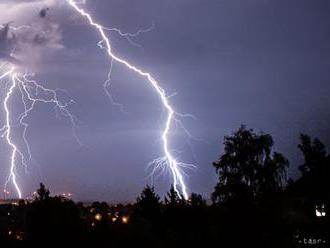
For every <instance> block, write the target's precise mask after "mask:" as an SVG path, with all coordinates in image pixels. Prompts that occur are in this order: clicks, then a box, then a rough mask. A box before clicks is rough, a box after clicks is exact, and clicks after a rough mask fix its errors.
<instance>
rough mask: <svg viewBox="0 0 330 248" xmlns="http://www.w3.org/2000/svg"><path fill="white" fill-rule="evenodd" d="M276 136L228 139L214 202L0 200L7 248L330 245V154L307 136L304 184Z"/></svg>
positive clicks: (150, 194) (2, 242)
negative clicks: (292, 174)
mask: <svg viewBox="0 0 330 248" xmlns="http://www.w3.org/2000/svg"><path fill="white" fill-rule="evenodd" d="M272 146H273V140H272V137H271V136H270V135H268V134H265V133H259V134H256V133H254V132H253V130H250V129H246V128H245V127H244V126H242V127H241V128H239V129H238V130H237V131H236V132H234V133H233V134H232V135H231V136H227V137H225V139H224V151H223V152H222V154H221V155H220V158H219V159H218V160H217V161H215V162H214V163H213V166H214V167H215V169H216V172H217V174H218V176H219V181H218V183H217V184H216V186H215V188H214V192H213V193H212V195H211V198H212V204H206V201H205V200H204V199H203V198H202V196H200V195H197V194H192V195H191V197H190V199H189V200H187V201H186V200H183V199H182V197H180V195H178V194H177V193H176V191H175V190H174V188H173V187H172V188H171V190H170V192H168V194H167V195H166V197H165V198H164V200H163V201H162V200H161V199H160V197H159V196H158V195H157V194H156V193H155V191H154V189H153V188H152V187H149V186H147V187H146V188H145V189H144V190H143V191H142V193H141V195H140V196H139V197H138V198H137V200H136V202H135V203H134V204H131V205H126V206H124V205H115V206H109V205H108V204H107V203H104V202H103V203H99V202H94V203H93V204H92V205H90V206H84V205H83V204H82V203H75V202H73V201H72V200H70V199H68V198H65V197H61V196H55V197H51V196H50V192H49V190H48V189H47V188H46V187H45V186H44V185H43V184H40V188H39V190H38V191H37V194H36V195H35V198H34V200H33V201H29V202H28V201H24V200H21V201H18V202H11V203H8V202H2V203H1V201H0V203H1V204H0V247H1V248H2V247H37V246H38V247H39V246H42V247H52V246H54V245H57V246H58V247H59V246H60V247H63V246H68V245H69V244H72V245H74V246H75V247H76V246H78V247H79V246H81V247H85V246H87V247H88V246H89V247H96V246H97V245H101V246H102V247H126V246H131V247H181V248H183V247H254V248H255V247H260V248H267V247H270V248H272V247H274V248H286V247H315V248H316V247H330V242H329V241H330V218H329V215H330V209H329V206H330V155H329V154H328V153H327V151H326V148H325V146H324V145H323V144H322V143H321V142H320V141H319V140H318V139H312V138H310V137H309V136H308V135H301V137H300V143H299V144H298V148H299V149H300V150H301V152H302V155H303V163H302V164H301V165H300V166H299V171H300V174H301V176H300V178H298V179H297V180H295V181H294V180H292V179H289V180H287V178H286V174H287V168H288V166H289V161H288V160H287V159H286V158H285V156H284V155H282V154H280V153H278V152H273V151H272Z"/></svg>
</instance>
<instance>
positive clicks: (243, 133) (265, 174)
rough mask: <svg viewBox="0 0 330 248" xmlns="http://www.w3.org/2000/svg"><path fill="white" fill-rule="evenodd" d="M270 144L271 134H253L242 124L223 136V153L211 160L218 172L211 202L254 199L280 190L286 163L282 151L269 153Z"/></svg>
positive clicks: (271, 140)
mask: <svg viewBox="0 0 330 248" xmlns="http://www.w3.org/2000/svg"><path fill="white" fill-rule="evenodd" d="M272 146H273V139H272V137H271V135H269V134H264V133H259V134H256V133H254V132H253V130H252V129H247V128H246V127H245V126H241V127H240V128H239V129H238V130H237V131H236V132H235V133H234V134H233V135H231V136H226V137H225V138H224V152H223V154H222V155H221V156H220V158H219V160H218V161H215V162H214V163H213V166H214V167H215V168H216V172H217V174H218V175H219V182H218V184H217V185H216V187H215V191H214V192H213V194H212V200H213V202H215V203H220V202H224V201H228V200H234V199H236V200H237V199H239V200H256V199H257V198H258V197H261V196H263V195H265V194H268V193H273V192H278V191H280V190H282V187H283V183H284V181H285V180H286V169H287V167H288V166H289V162H288V160H287V159H286V158H285V157H284V156H283V155H282V154H280V153H276V152H274V153H272Z"/></svg>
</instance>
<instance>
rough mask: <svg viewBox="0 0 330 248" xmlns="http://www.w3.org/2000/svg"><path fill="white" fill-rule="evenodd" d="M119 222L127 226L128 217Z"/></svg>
mask: <svg viewBox="0 0 330 248" xmlns="http://www.w3.org/2000/svg"><path fill="white" fill-rule="evenodd" d="M121 222H122V223H123V224H127V223H128V217H126V216H123V217H121Z"/></svg>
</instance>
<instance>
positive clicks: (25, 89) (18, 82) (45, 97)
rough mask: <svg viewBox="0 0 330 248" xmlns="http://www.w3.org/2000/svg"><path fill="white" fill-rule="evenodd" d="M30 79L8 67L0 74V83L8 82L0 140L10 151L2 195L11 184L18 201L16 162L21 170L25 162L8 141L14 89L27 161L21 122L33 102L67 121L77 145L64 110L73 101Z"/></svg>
mask: <svg viewBox="0 0 330 248" xmlns="http://www.w3.org/2000/svg"><path fill="white" fill-rule="evenodd" d="M5 65H6V63H5V64H3V65H1V66H0V69H2V68H3V67H4V66H5ZM31 76H33V74H28V73H24V74H22V73H19V72H18V71H16V70H15V67H14V66H13V67H11V69H9V70H8V71H6V72H4V73H3V74H2V75H0V80H4V79H5V78H8V79H9V83H8V84H9V87H8V89H7V91H6V94H5V98H4V101H3V107H4V110H5V124H4V126H3V127H2V128H0V134H1V135H0V137H2V138H5V140H6V143H7V144H8V146H9V147H10V148H11V156H10V172H9V176H8V178H7V180H6V183H5V192H8V191H7V190H6V189H7V185H8V183H9V182H12V184H13V185H14V188H15V190H16V193H17V195H18V197H19V198H22V191H21V189H20V187H19V184H18V182H17V175H16V169H17V157H20V160H21V161H20V163H21V164H22V165H23V166H24V167H25V169H27V161H26V158H25V155H24V153H23V152H22V151H21V150H20V149H19V148H18V146H17V145H16V144H15V143H14V141H13V140H12V127H13V125H12V123H11V122H12V119H13V117H12V116H11V111H10V107H9V100H10V99H11V98H12V96H13V93H14V90H16V89H18V90H19V92H20V93H21V100H22V104H23V107H24V111H23V113H22V114H21V115H20V116H19V118H18V122H19V124H20V125H21V126H22V127H23V134H22V139H23V141H24V144H25V146H26V150H27V155H28V161H30V160H31V159H32V156H31V149H30V146H29V143H28V140H27V138H26V131H27V128H28V127H29V125H28V124H27V123H26V122H25V121H24V120H25V118H26V117H27V116H28V115H29V113H30V112H31V111H32V110H33V109H34V107H35V104H36V103H48V104H53V105H54V108H55V110H56V111H57V112H59V113H60V114H62V115H63V116H65V117H67V118H68V119H69V120H70V122H71V125H72V129H73V133H74V136H75V137H76V139H77V142H79V139H78V138H77V135H76V133H75V129H76V119H75V117H74V116H73V115H72V114H71V113H70V112H69V110H68V107H69V106H70V105H71V104H72V103H74V102H73V101H72V100H70V101H68V102H63V101H61V100H60V99H59V97H58V94H57V90H51V89H47V88H45V87H43V86H41V85H40V84H38V83H37V82H36V81H34V80H32V79H30V78H29V77H31Z"/></svg>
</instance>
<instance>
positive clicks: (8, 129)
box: [0, 67, 22, 198]
mask: <svg viewBox="0 0 330 248" xmlns="http://www.w3.org/2000/svg"><path fill="white" fill-rule="evenodd" d="M14 70H15V68H14V67H12V68H11V69H10V70H9V71H8V72H6V73H4V74H3V75H11V79H12V80H11V85H10V88H9V90H8V92H7V94H6V97H5V100H4V102H3V105H4V109H5V112H6V124H5V129H6V131H5V133H6V135H5V136H6V141H7V143H8V145H9V146H10V147H11V149H12V153H11V158H10V174H9V177H8V180H7V182H6V184H7V183H8V181H9V180H10V179H11V180H12V182H13V184H14V187H15V189H16V191H17V194H18V197H19V198H22V192H21V190H20V188H19V186H18V184H17V181H16V174H15V169H16V164H15V162H16V156H17V153H20V152H19V150H18V149H17V147H16V145H15V144H14V143H13V142H12V140H11V130H12V129H11V125H10V111H9V108H8V101H9V99H10V97H11V95H12V94H13V90H14V88H15V87H16V80H15V75H14V74H13V73H14ZM0 78H3V77H0ZM20 154H21V153H20Z"/></svg>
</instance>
